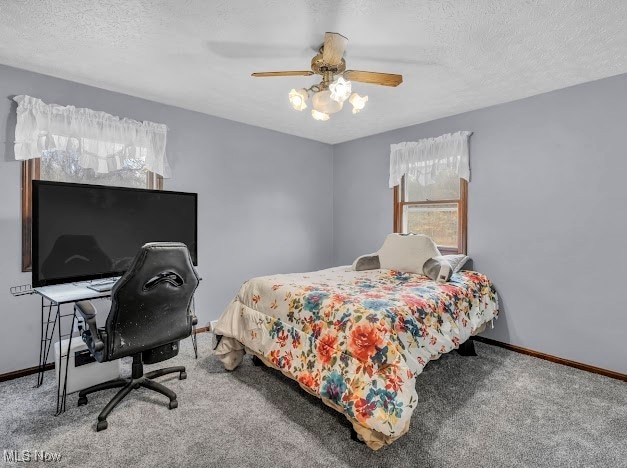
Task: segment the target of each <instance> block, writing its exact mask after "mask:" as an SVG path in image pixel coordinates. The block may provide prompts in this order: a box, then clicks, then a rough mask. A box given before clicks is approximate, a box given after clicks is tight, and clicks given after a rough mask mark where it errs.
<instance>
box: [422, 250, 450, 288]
mask: <svg viewBox="0 0 627 468" xmlns="http://www.w3.org/2000/svg"><path fill="white" fill-rule="evenodd" d="M422 272H423V273H424V274H425V275H426V276H428V277H429V278H431V279H432V280H433V281H436V282H438V283H446V282H447V281H448V280H450V279H451V276H452V275H453V266H452V265H451V264H450V263H449V261H448V260H447V259H446V258H445V257H442V256H439V257H432V258H430V259H429V260H427V261H426V262H425V263H424V265H423V266H422Z"/></svg>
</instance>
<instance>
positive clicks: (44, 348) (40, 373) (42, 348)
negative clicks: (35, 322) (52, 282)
mask: <svg viewBox="0 0 627 468" xmlns="http://www.w3.org/2000/svg"><path fill="white" fill-rule="evenodd" d="M46 309H47V312H48V316H47V318H46V319H45V320H44V316H45V315H46ZM52 309H53V304H52V303H51V302H49V303H48V304H47V305H46V304H45V303H44V298H43V297H42V298H41V340H40V342H39V366H38V368H37V385H36V386H35V387H40V386H41V384H43V383H44V372H45V371H46V363H47V362H48V356H49V355H50V346H51V344H52V337H53V336H54V329H55V327H56V326H57V321H58V316H59V306H58V305H57V312H56V315H55V319H54V321H52V322H51V321H50V317H51V316H52ZM51 323H52V332H51V333H50V334H48V332H50V324H51ZM44 325H45V327H44Z"/></svg>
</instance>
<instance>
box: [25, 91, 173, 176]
mask: <svg viewBox="0 0 627 468" xmlns="http://www.w3.org/2000/svg"><path fill="white" fill-rule="evenodd" d="M13 100H14V101H15V102H17V125H16V127H15V159H18V160H26V159H33V158H39V157H41V156H42V153H43V152H45V151H52V150H62V151H69V152H73V153H76V154H78V163H79V165H80V166H81V167H83V168H86V169H93V170H94V171H95V172H96V173H101V174H102V173H108V172H112V171H115V170H118V169H121V168H122V167H124V164H125V161H126V160H129V159H133V160H137V159H139V160H142V161H143V163H144V167H145V168H146V169H147V170H149V171H152V172H155V173H157V174H159V175H161V176H163V177H169V176H170V166H169V164H168V160H167V157H166V137H167V131H168V127H167V126H166V125H164V124H159V123H154V122H148V121H145V122H138V121H136V120H132V119H126V118H122V119H121V118H119V117H116V116H114V115H111V114H107V113H105V112H99V111H94V110H91V109H85V108H77V107H74V106H59V105H57V104H46V103H44V102H43V101H42V100H41V99H37V98H34V97H31V96H25V95H21V96H16V97H14V98H13Z"/></svg>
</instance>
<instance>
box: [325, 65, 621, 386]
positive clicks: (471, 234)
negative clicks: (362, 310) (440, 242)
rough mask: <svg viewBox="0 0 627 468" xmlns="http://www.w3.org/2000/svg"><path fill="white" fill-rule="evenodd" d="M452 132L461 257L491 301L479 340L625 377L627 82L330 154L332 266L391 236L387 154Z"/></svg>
mask: <svg viewBox="0 0 627 468" xmlns="http://www.w3.org/2000/svg"><path fill="white" fill-rule="evenodd" d="M457 130H471V131H473V132H474V135H473V136H472V137H471V154H470V163H471V181H470V184H469V215H468V249H469V254H470V255H471V256H472V258H473V259H474V268H475V269H476V270H478V271H481V272H484V273H486V274H487V275H488V276H489V277H490V278H491V279H492V280H493V281H494V283H495V285H496V287H497V289H498V291H499V294H500V296H501V299H502V316H501V318H500V319H499V320H497V321H496V322H495V328H494V330H490V331H488V332H487V333H486V336H488V337H491V338H494V339H497V340H500V341H504V342H507V343H511V344H515V345H520V346H524V347H526V348H531V349H534V350H538V351H542V352H545V353H549V354H552V355H555V356H560V357H563V358H567V359H572V360H575V361H579V362H583V363H587V364H591V365H595V366H600V367H603V368H606V369H612V370H615V371H618V372H622V373H627V345H626V343H627V305H626V303H625V300H624V298H623V296H622V295H623V294H624V290H625V286H624V282H625V281H624V278H625V266H626V265H627V247H626V246H625V231H626V229H627V214H626V213H627V190H626V189H625V174H627V143H626V139H625V135H627V75H620V76H616V77H612V78H608V79H604V80H599V81H595V82H591V83H586V84H583V85H579V86H575V87H572V88H567V89H563V90H559V91H554V92H551V93H547V94H543V95H539V96H534V97H531V98H527V99H523V100H520V101H516V102H511V103H508V104H503V105H499V106H495V107H490V108H486V109H481V110H478V111H473V112H468V113H465V114H461V115H456V116H453V117H449V118H445V119H441V120H436V121H432V122H428V123H425V124H421V125H416V126H412V127H407V128H403V129H400V130H395V131H390V132H386V133H382V134H379V135H375V136H371V137H367V138H363V139H359V140H354V141H351V142H348V143H344V144H340V145H336V146H335V147H334V175H333V177H334V211H333V221H334V254H335V263H342V264H345V263H349V262H352V261H353V259H354V258H355V257H356V256H358V255H360V254H364V253H368V252H372V251H374V250H377V249H378V247H379V246H380V244H381V242H382V240H383V238H384V237H385V235H386V234H387V233H389V232H390V231H391V229H392V192H391V190H390V189H388V188H387V180H388V173H389V172H388V161H389V145H390V144H391V143H398V142H401V141H414V140H416V139H419V138H425V137H435V136H438V135H441V134H443V133H447V132H454V131H457Z"/></svg>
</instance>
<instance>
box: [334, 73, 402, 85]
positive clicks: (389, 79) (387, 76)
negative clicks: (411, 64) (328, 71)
mask: <svg viewBox="0 0 627 468" xmlns="http://www.w3.org/2000/svg"><path fill="white" fill-rule="evenodd" d="M344 79H346V80H350V81H358V82H360V83H370V84H376V85H383V86H398V85H399V84H401V83H402V82H403V75H394V74H392V73H377V72H368V71H359V70H346V71H345V72H344Z"/></svg>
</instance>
